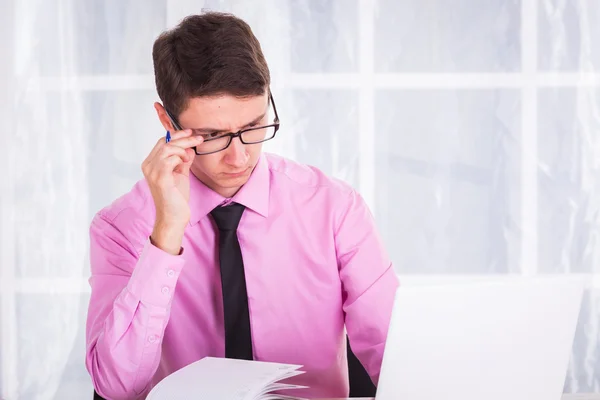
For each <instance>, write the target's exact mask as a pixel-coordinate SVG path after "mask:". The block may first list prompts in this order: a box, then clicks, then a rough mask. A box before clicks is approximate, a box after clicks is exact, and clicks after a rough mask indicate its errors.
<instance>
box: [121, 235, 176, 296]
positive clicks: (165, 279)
mask: <svg viewBox="0 0 600 400" xmlns="http://www.w3.org/2000/svg"><path fill="white" fill-rule="evenodd" d="M182 252H183V250H182ZM180 254H181V252H180ZM183 264H184V259H183V257H181V256H180V255H178V256H174V255H172V254H169V253H167V252H165V251H163V250H161V249H159V248H158V247H156V246H154V245H153V244H152V243H151V242H150V239H148V240H147V241H146V244H145V245H144V249H143V250H142V253H141V254H140V258H139V259H138V262H137V264H136V266H135V269H134V270H133V274H132V275H131V278H130V279H129V283H128V284H127V289H128V290H129V292H130V293H131V294H133V295H134V296H135V297H136V298H137V299H139V301H140V302H141V303H144V304H149V305H154V306H159V307H168V306H169V305H170V303H171V300H172V299H173V294H174V291H175V285H176V283H177V279H178V278H179V274H180V273H181V269H182V268H183Z"/></svg>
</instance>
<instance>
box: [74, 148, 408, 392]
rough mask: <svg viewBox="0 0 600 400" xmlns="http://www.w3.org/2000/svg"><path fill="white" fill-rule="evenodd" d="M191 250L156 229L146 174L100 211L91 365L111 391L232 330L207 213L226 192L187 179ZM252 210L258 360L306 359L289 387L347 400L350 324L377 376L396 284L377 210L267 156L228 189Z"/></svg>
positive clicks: (250, 277)
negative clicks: (166, 248)
mask: <svg viewBox="0 0 600 400" xmlns="http://www.w3.org/2000/svg"><path fill="white" fill-rule="evenodd" d="M190 186H191V188H190V208H191V220H190V223H189V225H188V226H187V228H186V230H185V236H184V238H183V246H182V247H183V251H182V253H181V254H180V255H178V256H173V255H170V254H168V253H166V252H163V251H162V250H160V249H158V248H156V247H154V246H153V245H152V244H151V243H150V241H149V236H150V234H151V232H152V228H153V223H154V215H155V212H154V211H155V210H154V202H153V200H152V197H151V195H150V192H149V189H148V186H147V183H146V182H145V181H144V180H142V181H140V182H138V183H137V184H136V185H135V186H134V187H133V189H132V190H131V191H130V192H129V193H127V194H125V195H124V196H122V197H121V198H119V199H117V200H116V201H115V202H113V203H112V204H111V205H110V206H108V207H106V208H104V209H103V210H101V211H100V212H98V214H96V216H95V217H94V219H93V221H92V224H91V228H90V239H91V243H90V246H91V250H90V256H91V278H90V280H89V282H90V285H91V289H92V294H91V299H90V303H89V311H88V317H87V327H86V342H87V344H86V350H87V352H86V367H87V369H88V371H89V373H90V375H91V377H92V381H93V383H94V386H95V388H96V391H97V392H98V393H99V394H100V395H101V396H103V397H106V398H109V399H134V398H144V397H145V396H146V395H147V393H148V392H149V390H150V389H151V388H152V387H153V386H154V385H155V384H156V383H157V382H159V381H160V380H161V379H163V378H164V377H166V376H167V375H169V374H171V373H173V372H174V371H176V370H178V369H180V368H182V367H184V366H186V365H188V364H190V363H192V362H194V361H196V360H199V359H201V358H203V357H206V356H212V357H223V356H224V354H225V339H224V328H223V300H222V292H221V283H220V282H221V280H220V272H219V262H218V256H217V254H218V242H216V241H215V239H216V237H215V235H216V234H215V232H216V231H215V229H216V228H215V227H214V225H213V222H212V219H211V217H210V215H209V213H210V211H211V210H212V209H213V208H215V207H217V206H218V205H220V204H222V203H223V202H224V201H226V200H227V199H225V198H223V197H222V196H220V195H219V194H217V193H215V192H213V191H212V190H210V189H209V188H208V187H206V186H205V185H204V184H203V183H201V182H200V181H199V180H198V179H196V178H195V177H194V176H191V177H190ZM232 201H235V202H237V203H240V204H243V205H245V206H246V207H247V209H246V210H245V211H244V214H243V216H242V219H241V221H240V225H239V228H238V238H239V242H240V247H241V250H242V255H243V259H244V268H245V274H246V285H247V290H248V304H249V305H248V307H249V310H250V322H251V330H252V345H253V350H254V359H255V360H261V361H273V362H282V363H292V364H301V365H303V366H304V368H303V370H304V371H306V373H305V374H303V375H300V376H298V377H295V378H293V380H292V381H291V382H292V383H296V384H301V385H307V386H310V388H309V389H300V390H294V391H293V394H294V395H298V396H305V397H309V398H315V397H316V398H318V397H346V396H348V377H347V374H348V370H347V368H348V367H347V359H346V340H345V338H346V336H345V335H346V332H345V330H344V328H345V329H346V331H347V334H348V337H349V339H350V343H351V346H352V349H353V351H354V353H355V354H356V356H357V357H358V358H359V360H360V361H361V363H362V364H363V365H364V366H365V368H366V370H367V371H368V372H369V374H370V376H371V378H372V379H373V381H374V382H375V384H377V381H378V378H379V370H380V367H381V362H382V357H383V350H384V345H385V340H386V335H387V330H388V325H389V319H390V316H391V311H392V303H393V298H394V295H395V291H396V288H397V287H398V279H397V276H396V274H395V273H394V269H393V267H392V264H391V262H390V260H389V258H388V255H387V254H386V252H385V250H384V248H383V246H382V242H381V239H380V237H379V236H378V234H377V232H376V228H375V225H374V221H373V218H372V215H371V213H370V212H369V209H368V208H367V206H366V204H365V203H364V201H363V199H362V198H361V197H360V195H359V194H358V193H357V192H356V191H354V190H353V189H352V188H351V187H349V186H348V185H347V184H345V183H343V182H341V181H338V180H334V179H331V178H328V177H327V176H325V175H324V174H323V173H322V172H320V171H319V170H317V169H315V168H312V167H308V166H304V165H301V164H297V163H295V162H293V161H290V160H287V159H284V158H281V157H278V156H275V155H272V154H263V155H262V156H261V158H260V161H259V163H258V164H257V166H256V168H255V169H254V171H253V173H252V175H251V177H250V179H249V180H248V182H247V183H246V184H245V185H244V186H243V187H242V188H241V189H240V191H239V192H238V193H237V194H236V195H235V196H234V197H233V198H232Z"/></svg>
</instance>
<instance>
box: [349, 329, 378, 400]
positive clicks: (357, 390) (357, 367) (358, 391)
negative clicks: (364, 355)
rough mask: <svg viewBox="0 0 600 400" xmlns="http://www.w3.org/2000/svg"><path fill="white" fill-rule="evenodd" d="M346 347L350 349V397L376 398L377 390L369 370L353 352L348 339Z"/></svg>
mask: <svg viewBox="0 0 600 400" xmlns="http://www.w3.org/2000/svg"><path fill="white" fill-rule="evenodd" d="M346 346H347V349H348V381H349V382H350V397H375V392H377V388H376V387H375V385H374V384H373V381H372V380H371V377H370V376H369V374H368V373H367V370H366V369H365V368H364V367H363V365H362V364H361V363H360V361H358V358H356V356H355V355H354V353H353V352H352V349H351V348H350V342H349V340H348V338H346Z"/></svg>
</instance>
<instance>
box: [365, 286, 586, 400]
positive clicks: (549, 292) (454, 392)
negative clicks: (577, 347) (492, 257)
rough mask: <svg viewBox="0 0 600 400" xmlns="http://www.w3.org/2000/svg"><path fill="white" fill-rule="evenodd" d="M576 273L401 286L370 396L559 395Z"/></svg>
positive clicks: (390, 399)
mask: <svg viewBox="0 0 600 400" xmlns="http://www.w3.org/2000/svg"><path fill="white" fill-rule="evenodd" d="M583 290H584V281H583V279H580V278H579V277H572V276H561V277H555V276H553V277H540V278H524V277H506V278H498V279H497V280H493V281H474V282H464V283H454V284H438V285H421V286H408V287H405V286H401V287H400V288H399V289H398V291H397V293H396V298H395V303H394V309H393V312H392V319H391V321H390V328H389V332H388V337H387V342H386V346H385V352H384V357H383V364H382V368H381V373H380V378H379V384H378V389H377V397H376V400H401V399H409V400H434V399H435V400H437V399H445V400H482V399H485V400H559V399H560V398H561V395H562V392H563V388H564V382H565V378H566V373H567V368H568V363H569V359H570V354H571V349H572V344H573V339H574V335H575V328H576V325H577V320H578V317H579V309H580V306H581V301H582V295H583Z"/></svg>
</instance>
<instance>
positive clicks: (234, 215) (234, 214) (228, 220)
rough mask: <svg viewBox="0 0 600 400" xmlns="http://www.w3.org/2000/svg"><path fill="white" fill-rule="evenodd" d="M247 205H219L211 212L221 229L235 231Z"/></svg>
mask: <svg viewBox="0 0 600 400" xmlns="http://www.w3.org/2000/svg"><path fill="white" fill-rule="evenodd" d="M244 209H245V207H244V206H243V205H242V204H238V203H232V204H231V205H228V206H224V207H217V208H215V209H214V210H212V211H211V212H210V215H212V217H213V219H214V220H215V223H216V224H217V227H218V228H219V231H221V232H223V231H235V230H237V227H238V225H239V223H240V219H241V218H242V214H243V213H244Z"/></svg>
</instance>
